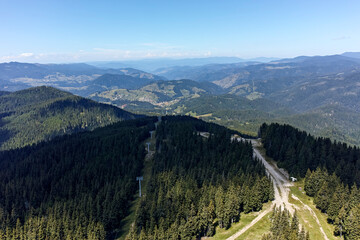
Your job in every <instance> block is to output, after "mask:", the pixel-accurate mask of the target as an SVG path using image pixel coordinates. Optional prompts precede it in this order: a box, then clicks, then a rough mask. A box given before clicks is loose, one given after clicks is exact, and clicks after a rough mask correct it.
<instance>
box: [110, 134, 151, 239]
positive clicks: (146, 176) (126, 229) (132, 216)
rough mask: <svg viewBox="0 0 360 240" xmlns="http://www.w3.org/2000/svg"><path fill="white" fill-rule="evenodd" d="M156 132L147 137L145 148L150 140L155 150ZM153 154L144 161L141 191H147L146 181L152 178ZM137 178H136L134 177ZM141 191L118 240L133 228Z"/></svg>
mask: <svg viewBox="0 0 360 240" xmlns="http://www.w3.org/2000/svg"><path fill="white" fill-rule="evenodd" d="M155 141H156V140H155V134H153V138H152V139H150V138H148V139H146V140H145V141H144V148H147V145H146V143H147V142H150V152H151V151H155ZM152 156H153V155H152V154H151V153H150V154H147V156H146V157H145V161H144V169H143V177H144V180H143V181H142V182H141V192H142V193H145V192H146V185H147V184H146V183H147V182H148V181H149V179H150V178H151V166H152V161H153V158H152ZM134 180H135V179H134ZM139 199H140V198H139V193H137V194H136V195H135V196H134V201H132V202H131V207H130V210H129V215H128V216H126V218H124V219H123V220H122V228H121V229H120V231H119V232H118V233H117V235H118V236H119V237H118V238H117V239H118V240H124V239H125V237H126V235H127V234H128V232H129V231H130V228H131V224H132V223H133V222H134V221H135V212H136V206H137V204H138V202H139Z"/></svg>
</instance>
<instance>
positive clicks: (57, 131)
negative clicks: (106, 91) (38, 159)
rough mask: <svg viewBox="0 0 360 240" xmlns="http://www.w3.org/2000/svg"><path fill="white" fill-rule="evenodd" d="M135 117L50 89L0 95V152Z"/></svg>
mask: <svg viewBox="0 0 360 240" xmlns="http://www.w3.org/2000/svg"><path fill="white" fill-rule="evenodd" d="M135 117H136V115H133V114H130V113H128V112H125V111H123V110H121V109H119V108H116V107H113V106H109V105H105V104H100V103H96V102H94V101H91V100H88V99H85V98H81V97H77V96H74V95H72V94H70V93H66V92H62V91H59V90H57V89H55V88H51V87H37V88H31V89H27V90H22V91H18V92H14V93H10V94H6V95H3V96H0V133H1V134H0V149H10V148H16V147H22V146H25V145H29V144H33V143H37V142H39V141H43V140H49V139H52V138H54V137H55V136H58V135H64V134H70V133H74V132H79V131H83V130H86V129H94V128H96V127H99V126H105V125H107V124H110V123H114V122H117V121H120V120H125V119H133V118H135Z"/></svg>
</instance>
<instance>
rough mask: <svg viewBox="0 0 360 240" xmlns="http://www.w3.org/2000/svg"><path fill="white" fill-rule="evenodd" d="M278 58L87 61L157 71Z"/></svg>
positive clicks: (103, 66)
mask: <svg viewBox="0 0 360 240" xmlns="http://www.w3.org/2000/svg"><path fill="white" fill-rule="evenodd" d="M278 59H279V58H266V57H259V58H252V59H243V58H238V57H205V58H186V59H171V58H168V59H167V58H161V59H144V60H132V61H111V62H89V64H90V65H93V66H97V67H101V68H127V67H130V68H137V69H142V70H144V71H149V72H154V73H155V72H157V71H158V70H157V69H160V68H169V67H183V66H189V67H195V66H202V65H207V64H228V63H241V62H270V61H274V60H278Z"/></svg>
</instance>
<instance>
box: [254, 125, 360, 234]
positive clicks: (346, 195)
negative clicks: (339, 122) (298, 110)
mask: <svg viewBox="0 0 360 240" xmlns="http://www.w3.org/2000/svg"><path fill="white" fill-rule="evenodd" d="M260 136H261V138H262V141H263V144H264V147H265V148H266V153H267V155H268V156H271V157H273V158H274V159H275V160H276V161H278V166H279V167H284V168H285V169H286V170H288V171H289V173H290V174H293V175H295V176H300V177H305V189H304V190H305V191H306V194H307V195H309V196H311V197H314V203H315V204H316V206H317V208H319V209H320V210H321V211H323V212H325V213H326V214H327V218H328V221H329V222H330V223H332V224H334V225H335V231H334V234H335V235H342V236H344V238H345V239H349V240H350V239H359V238H360V190H359V189H358V187H359V186H360V149H359V148H357V147H350V146H348V145H346V144H344V143H340V142H332V141H331V140H330V139H328V138H314V137H312V136H310V135H308V134H307V133H306V132H301V131H299V130H297V129H295V128H293V127H291V126H289V125H279V124H271V125H266V124H264V125H262V127H261V128H260Z"/></svg>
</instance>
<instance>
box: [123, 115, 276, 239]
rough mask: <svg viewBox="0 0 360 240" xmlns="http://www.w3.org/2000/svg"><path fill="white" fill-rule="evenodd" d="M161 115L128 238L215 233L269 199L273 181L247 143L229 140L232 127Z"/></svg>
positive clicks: (190, 237)
mask: <svg viewBox="0 0 360 240" xmlns="http://www.w3.org/2000/svg"><path fill="white" fill-rule="evenodd" d="M162 119H163V121H162V123H161V124H160V125H159V126H158V128H157V132H156V141H157V142H156V145H157V152H156V154H155V156H154V159H153V166H152V177H151V180H150V182H148V183H147V187H146V192H145V194H144V196H143V197H142V199H141V201H140V203H139V205H138V208H137V213H136V221H135V229H133V231H132V232H131V234H129V236H128V239H139V238H140V237H141V236H146V237H148V238H149V239H168V238H170V239H194V238H197V237H202V236H212V235H213V234H214V233H215V227H216V225H218V226H220V227H221V228H229V227H230V226H231V224H232V223H233V222H236V221H238V220H239V219H240V213H241V212H244V211H246V212H250V211H258V210H261V208H262V203H264V202H267V201H269V200H270V198H271V197H272V196H271V192H272V190H271V186H272V185H271V182H270V180H269V179H267V178H266V176H265V172H264V167H263V166H262V165H261V163H260V162H258V161H254V160H253V159H252V154H253V150H252V146H251V144H250V143H249V142H245V143H242V142H231V140H230V138H231V131H229V130H227V129H225V128H223V127H220V126H218V125H215V124H209V123H205V122H203V121H200V120H197V119H194V118H190V117H163V118H162ZM199 132H209V133H210V135H209V138H204V137H202V136H200V135H199Z"/></svg>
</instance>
